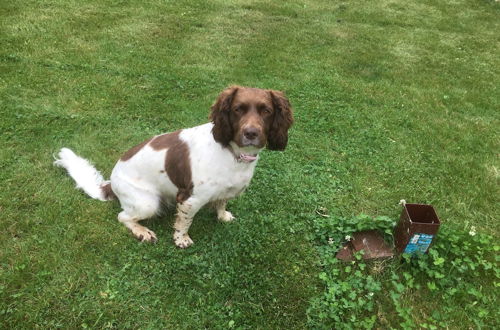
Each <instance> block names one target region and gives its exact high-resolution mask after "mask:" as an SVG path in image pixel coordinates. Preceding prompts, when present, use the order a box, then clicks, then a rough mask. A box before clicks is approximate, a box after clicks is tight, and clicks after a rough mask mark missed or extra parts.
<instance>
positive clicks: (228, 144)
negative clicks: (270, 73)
mask: <svg viewBox="0 0 500 330" xmlns="http://www.w3.org/2000/svg"><path fill="white" fill-rule="evenodd" d="M209 118H210V120H211V122H210V123H207V124H204V125H200V126H196V127H192V128H188V129H182V130H179V131H176V132H173V133H167V134H163V135H157V136H155V137H153V138H151V139H149V140H147V141H144V142H143V143H141V144H139V145H137V146H135V147H133V148H132V149H130V150H129V151H127V152H126V153H125V154H124V155H123V156H122V157H121V158H120V160H118V162H117V164H116V165H115V167H114V169H113V172H112V173H111V180H110V181H105V180H104V179H103V177H102V175H101V174H100V173H99V171H97V170H96V169H95V168H94V167H93V166H92V165H91V164H90V163H89V162H88V161H87V160H86V159H84V158H81V157H79V156H77V155H76V154H75V153H74V152H73V151H71V150H70V149H68V148H63V149H61V151H60V152H59V159H56V161H55V162H54V164H55V165H57V166H61V167H64V168H65V169H66V170H67V171H68V173H69V175H70V176H71V177H72V178H73V179H74V180H75V181H76V184H77V188H80V189H82V190H83V191H85V192H86V193H87V194H88V195H89V196H91V197H92V198H95V199H99V200H102V201H105V200H111V199H115V198H117V199H118V200H119V201H120V204H121V207H122V209H123V211H122V212H120V214H118V220H119V221H120V222H122V223H123V224H124V225H125V226H127V228H129V229H130V230H131V231H132V233H133V235H134V236H135V237H136V238H137V239H139V240H140V241H156V239H157V238H156V235H155V234H154V233H153V232H152V231H151V230H149V229H148V228H146V227H144V226H141V225H140V224H139V223H138V222H139V221H140V220H143V219H147V218H150V217H152V216H154V215H156V214H158V213H159V212H160V209H161V203H162V202H166V203H167V204H174V203H175V204H176V205H177V215H176V220H175V224H174V229H175V232H174V242H175V244H176V245H177V246H178V247H181V248H186V247H188V246H190V245H191V244H193V241H192V240H191V238H190V237H189V235H188V230H189V227H190V226H191V223H192V221H193V217H194V216H195V214H196V213H197V212H198V210H199V209H200V208H201V207H202V206H204V205H206V204H208V203H212V204H213V205H214V206H215V209H216V210H217V218H218V219H219V220H221V221H226V222H227V221H231V220H233V219H234V217H233V215H232V214H231V213H230V212H228V211H226V202H227V200H229V199H231V198H234V197H236V196H238V195H239V194H241V193H242V192H243V191H244V190H245V188H247V187H248V185H249V183H250V180H251V179H252V176H253V172H254V169H255V166H256V164H257V160H258V158H259V152H260V151H261V150H262V149H264V148H265V147H266V146H267V148H268V149H270V150H284V149H285V147H286V145H287V142H288V129H289V128H290V126H291V125H292V123H293V116H292V109H291V106H290V103H289V102H288V99H287V98H286V97H285V96H284V94H283V93H282V92H278V91H274V90H263V89H258V88H248V87H239V86H232V87H229V88H227V89H226V90H224V91H223V92H222V93H221V94H220V95H219V97H218V98H217V100H216V101H215V103H214V105H212V108H211V113H210V117H209Z"/></svg>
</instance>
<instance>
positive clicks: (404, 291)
mask: <svg viewBox="0 0 500 330" xmlns="http://www.w3.org/2000/svg"><path fill="white" fill-rule="evenodd" d="M322 215H323V216H322V217H321V218H317V219H315V220H314V224H315V236H314V240H315V242H316V243H317V245H318V246H317V249H318V252H319V255H320V265H321V267H322V272H321V273H320V274H319V278H320V280H321V281H322V283H323V285H324V292H323V294H322V295H321V296H319V297H316V298H315V299H313V300H312V302H311V307H310V308H309V310H308V322H309V326H311V327H312V328H325V329H328V328H335V329H358V328H360V327H361V328H366V329H371V328H373V327H375V326H391V327H402V328H405V329H412V328H424V329H437V328H438V327H439V328H441V327H447V326H451V325H455V326H457V327H460V323H459V322H457V316H458V315H457V311H456V305H457V304H459V305H461V306H463V308H464V310H465V311H466V317H467V319H468V320H467V321H468V323H470V324H474V325H475V326H477V327H479V328H481V327H493V326H495V325H496V321H497V320H498V316H499V312H498V309H497V308H496V307H495V306H496V304H495V301H496V298H497V295H496V292H495V290H496V288H497V287H498V286H499V284H500V283H499V279H500V269H499V267H498V254H497V252H498V251H499V249H500V247H499V246H498V245H495V242H494V240H493V238H492V237H491V236H488V235H484V234H481V235H479V234H477V233H476V232H475V229H474V228H472V229H471V231H470V232H469V233H466V232H463V231H460V230H457V229H456V228H453V227H448V226H444V227H443V228H442V229H441V230H440V232H439V234H438V236H437V240H436V242H435V244H434V246H433V247H432V248H431V249H430V250H429V252H428V254H417V255H409V254H403V255H402V256H398V257H395V258H393V259H392V260H389V259H388V260H384V261H365V260H363V259H362V251H361V252H360V253H358V254H356V255H355V260H353V261H350V262H345V261H340V260H338V259H336V258H335V255H336V253H337V252H338V250H339V248H340V247H341V245H342V243H344V242H346V241H347V240H349V239H350V236H351V235H352V233H353V232H355V231H360V230H368V229H377V230H380V231H382V232H383V233H384V234H385V236H386V237H387V238H388V239H389V240H390V239H391V233H392V230H393V227H394V225H395V221H393V220H391V219H390V218H388V217H376V218H371V217H369V216H367V215H360V216H357V217H351V218H346V217H339V216H329V215H326V214H322ZM414 299H417V301H413V302H412V303H411V304H410V303H409V301H412V300H414ZM419 309H421V310H419ZM391 314H393V316H397V317H389V318H388V317H387V315H391ZM462 317H463V315H461V317H460V318H462Z"/></svg>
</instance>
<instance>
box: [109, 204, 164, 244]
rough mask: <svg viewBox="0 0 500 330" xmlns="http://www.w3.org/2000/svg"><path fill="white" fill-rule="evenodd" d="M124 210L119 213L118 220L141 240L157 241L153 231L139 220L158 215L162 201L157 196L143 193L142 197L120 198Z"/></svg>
mask: <svg viewBox="0 0 500 330" xmlns="http://www.w3.org/2000/svg"><path fill="white" fill-rule="evenodd" d="M120 202H121V205H122V208H123V211H122V212H120V214H118V221H120V222H121V223H123V224H124V225H125V226H126V227H127V228H128V229H130V231H131V232H132V234H133V235H134V236H135V238H137V239H138V240H139V241H141V242H156V240H157V238H156V235H155V233H154V232H153V231H151V230H150V229H148V228H146V227H144V226H141V225H140V224H139V223H138V222H139V221H141V220H144V219H148V218H151V217H153V216H154V215H156V214H157V213H158V211H159V207H160V201H159V198H158V197H157V196H154V195H151V196H148V195H145V194H141V196H140V198H136V199H128V198H124V201H122V199H120Z"/></svg>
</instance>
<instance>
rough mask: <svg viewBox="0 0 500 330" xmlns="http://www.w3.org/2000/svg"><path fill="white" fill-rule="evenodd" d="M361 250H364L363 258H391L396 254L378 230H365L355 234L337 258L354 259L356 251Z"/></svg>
mask: <svg viewBox="0 0 500 330" xmlns="http://www.w3.org/2000/svg"><path fill="white" fill-rule="evenodd" d="M361 250H363V251H364V254H363V259H378V258H389V257H392V256H393V255H394V253H393V251H392V248H391V247H390V246H389V244H387V242H386V241H385V240H384V238H383V237H382V235H381V234H380V233H379V232H378V231H377V230H365V231H360V232H357V233H354V234H353V239H352V240H351V241H349V242H347V243H346V244H345V245H344V247H343V248H342V249H340V251H339V252H338V253H337V259H340V260H345V261H348V260H353V259H354V253H356V252H359V251H361Z"/></svg>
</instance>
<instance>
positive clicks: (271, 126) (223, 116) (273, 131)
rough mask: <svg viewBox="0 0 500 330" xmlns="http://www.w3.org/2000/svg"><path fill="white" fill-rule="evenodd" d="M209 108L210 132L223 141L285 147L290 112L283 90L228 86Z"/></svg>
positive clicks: (291, 120)
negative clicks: (211, 125)
mask: <svg viewBox="0 0 500 330" xmlns="http://www.w3.org/2000/svg"><path fill="white" fill-rule="evenodd" d="M211 109H212V111H211V113H210V120H211V121H212V122H213V124H214V127H213V130H212V133H213V135H214V138H215V141H217V142H219V143H221V144H222V145H224V146H227V145H229V143H230V142H234V143H235V144H236V145H237V146H238V147H255V148H258V149H261V148H264V147H265V146H267V148H268V149H270V150H284V149H285V147H286V145H287V142H288V129H289V128H290V126H292V123H293V115H292V109H291V106H290V102H288V99H287V98H286V97H285V95H284V94H283V93H282V92H279V91H274V90H264V89H259V88H248V87H240V86H231V87H229V88H227V89H225V90H224V91H223V92H222V93H221V94H220V95H219V97H218V98H217V100H216V101H215V103H214V105H212V108H211Z"/></svg>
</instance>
